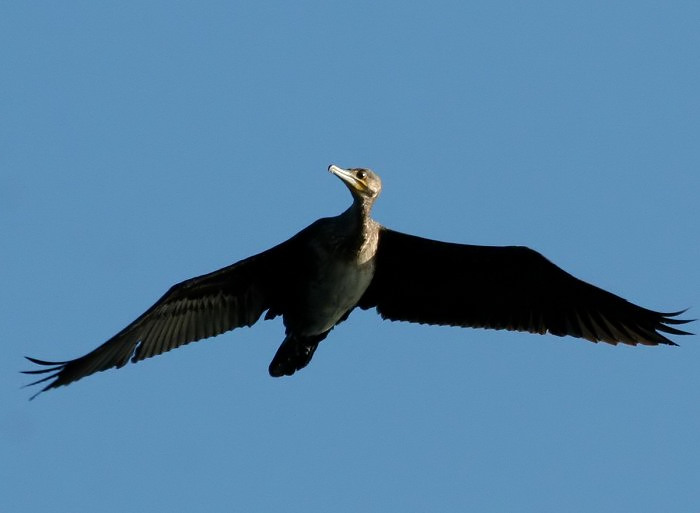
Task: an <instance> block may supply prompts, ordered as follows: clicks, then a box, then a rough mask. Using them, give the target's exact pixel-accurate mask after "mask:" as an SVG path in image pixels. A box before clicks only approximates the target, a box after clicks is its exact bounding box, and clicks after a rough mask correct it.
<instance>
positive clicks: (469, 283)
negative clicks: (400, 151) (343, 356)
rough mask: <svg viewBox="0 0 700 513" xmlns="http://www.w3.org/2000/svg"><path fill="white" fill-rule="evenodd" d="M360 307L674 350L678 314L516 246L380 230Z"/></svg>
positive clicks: (403, 316)
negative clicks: (641, 303)
mask: <svg viewBox="0 0 700 513" xmlns="http://www.w3.org/2000/svg"><path fill="white" fill-rule="evenodd" d="M375 265H376V268H375V275H374V278H373V280H372V283H371V284H370V286H369V288H368V289H367V291H366V292H365V294H364V296H363V297H362V299H361V300H360V303H359V306H360V307H362V308H365V309H366V308H372V307H376V308H377V311H378V312H379V314H380V315H381V316H382V317H383V318H385V319H390V320H401V321H410V322H418V323H426V324H445V325H452V326H464V327H474V328H491V329H507V330H517V331H529V332H532V333H552V334H554V335H560V336H562V335H570V336H574V337H581V338H585V339H587V340H591V341H594V342H597V341H604V342H609V343H612V344H616V343H618V342H623V343H626V344H631V345H635V344H650V345H655V344H674V343H673V342H672V341H671V340H669V339H668V338H667V337H666V336H665V335H664V334H672V335H685V334H687V333H686V332H685V331H682V330H679V329H677V328H674V327H673V325H678V324H683V323H685V322H688V321H685V320H681V319H677V318H674V317H675V316H676V315H678V314H679V313H681V312H672V313H663V312H656V311H653V310H649V309H646V308H642V307H640V306H637V305H635V304H633V303H630V302H629V301H626V300H625V299H623V298H621V297H619V296H616V295H615V294H612V293H610V292H607V291H605V290H603V289H600V288H598V287H595V286H593V285H591V284H589V283H586V282H584V281H582V280H579V279H578V278H575V277H574V276H572V275H570V274H569V273H567V272H566V271H564V270H562V269H561V268H559V267H557V266H556V265H554V264H553V263H551V262H550V261H549V260H547V259H546V258H544V257H543V256H542V255H540V254H539V253H537V252H536V251H533V250H531V249H529V248H526V247H522V246H503V247H498V246H472V245H467V244H451V243H447V242H439V241H434V240H429V239H424V238H420V237H415V236H413V235H407V234H403V233H399V232H395V231H392V230H389V229H387V228H383V227H382V228H381V229H380V233H379V249H378V252H377V255H376V261H375Z"/></svg>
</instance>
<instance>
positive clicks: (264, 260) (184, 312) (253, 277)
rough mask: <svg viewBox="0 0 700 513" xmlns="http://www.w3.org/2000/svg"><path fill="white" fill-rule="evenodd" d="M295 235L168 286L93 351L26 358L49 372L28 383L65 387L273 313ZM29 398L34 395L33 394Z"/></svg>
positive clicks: (280, 300)
mask: <svg viewBox="0 0 700 513" xmlns="http://www.w3.org/2000/svg"><path fill="white" fill-rule="evenodd" d="M303 234H304V232H301V233H300V234H298V235H297V236H296V237H294V238H292V239H290V240H288V241H287V242H284V243H282V244H280V245H278V246H276V247H274V248H272V249H270V250H267V251H265V252H263V253H260V254H258V255H255V256H252V257H250V258H247V259H245V260H241V261H240V262H237V263H235V264H232V265H230V266H228V267H224V268H223V269H220V270H218V271H214V272H212V273H209V274H205V275H202V276H198V277H196V278H192V279H189V280H186V281H183V282H182V283H178V284H177V285H174V286H173V287H172V288H171V289H170V290H168V292H166V293H165V295H163V297H161V298H160V299H159V300H158V301H157V302H156V303H155V304H154V305H153V306H151V307H150V308H149V309H148V310H146V312H144V313H143V314H142V315H141V316H139V317H138V318H137V319H136V320H135V321H133V322H132V323H131V324H129V325H128V326H127V327H126V328H124V329H123V330H122V331H120V332H119V333H117V334H116V335H114V336H113V337H112V338H111V339H109V340H108V341H107V342H105V343H104V344H102V345H101V346H99V347H98V348H97V349H95V350H94V351H91V352H90V353H88V354H86V355H84V356H81V357H80V358H76V359H75V360H69V361H64V362H50V361H44V360H38V359H36V358H29V357H28V360H30V361H31V362H33V363H36V364H38V365H42V366H46V367H47V368H43V369H38V370H31V371H25V373H26V374H45V373H46V374H49V375H48V376H46V377H44V378H42V379H40V380H38V381H35V382H34V383H31V385H35V384H38V383H42V382H45V381H49V380H53V381H51V382H50V383H49V384H48V385H46V386H45V387H44V388H43V389H42V390H40V391H39V392H38V393H37V394H36V395H38V394H39V393H41V392H43V391H45V390H49V389H51V388H56V387H59V386H61V385H67V384H69V383H72V382H73V381H77V380H79V379H81V378H84V377H85V376H89V375H90V374H93V373H95V372H100V371H103V370H107V369H110V368H113V367H116V368H119V367H122V366H124V365H125V364H126V363H127V362H128V361H129V360H131V361H132V362H138V361H140V360H143V359H145V358H150V357H151V356H155V355H158V354H161V353H164V352H166V351H170V350H171V349H175V348H176V347H180V346H181V345H184V344H188V343H190V342H195V341H197V340H201V339H204V338H208V337H213V336H216V335H219V334H221V333H224V332H226V331H229V330H232V329H234V328H239V327H242V326H252V325H253V324H254V323H255V322H256V321H257V320H258V319H259V318H260V316H261V315H262V313H263V312H265V311H266V310H269V312H268V318H269V317H274V316H275V315H276V314H277V313H278V312H279V311H280V310H281V309H282V308H283V304H284V302H285V297H286V294H285V291H287V290H288V289H289V287H288V286H287V283H286V282H287V281H288V280H290V279H294V278H293V274H294V264H295V257H296V256H297V255H298V252H297V251H295V248H296V247H298V244H297V241H298V239H299V238H300V237H302V236H303ZM34 397H35V396H34Z"/></svg>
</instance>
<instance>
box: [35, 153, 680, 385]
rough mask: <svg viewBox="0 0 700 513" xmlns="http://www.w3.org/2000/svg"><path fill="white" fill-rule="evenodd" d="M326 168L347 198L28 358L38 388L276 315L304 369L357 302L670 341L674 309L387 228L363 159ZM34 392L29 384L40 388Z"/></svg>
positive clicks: (515, 257)
mask: <svg viewBox="0 0 700 513" xmlns="http://www.w3.org/2000/svg"><path fill="white" fill-rule="evenodd" d="M329 170H330V171H331V172H332V173H334V174H336V175H337V176H338V177H339V178H341V179H342V180H343V181H344V182H345V184H346V185H347V186H348V189H349V190H350V192H351V193H352V195H353V203H352V205H351V206H350V208H348V209H347V210H346V211H345V212H343V213H342V214H341V215H339V216H336V217H331V218H323V219H319V220H318V221H316V222H315V223H313V224H311V225H310V226H308V227H307V228H305V229H304V230H302V231H301V232H299V233H298V234H297V235H295V236H294V237H292V238H291V239H289V240H288V241H286V242H283V243H282V244H279V245H278V246H275V247H273V248H271V249H269V250H267V251H264V252H262V253H260V254H258V255H255V256H252V257H249V258H246V259H245V260H241V261H240V262H237V263H235V264H233V265H230V266H228V267H225V268H223V269H220V270H218V271H214V272H212V273H209V274H205V275H203V276H199V277H196V278H192V279H189V280H186V281H183V282H181V283H179V284H177V285H175V286H173V287H172V288H171V289H170V290H169V291H168V292H166V293H165V294H164V295H163V297H161V298H160V299H159V300H158V301H157V302H156V303H155V304H154V305H153V306H151V308H149V309H148V310H146V312H144V313H143V314H142V315H141V316H140V317H138V318H137V319H136V320H135V321H133V322H132V323H131V324H129V325H128V326H127V327H126V328H124V329H123V330H122V331H120V332H119V333H117V334H116V335H115V336H114V337H112V338H111V339H109V340H108V341H107V342H105V343H104V344H102V345H101V346H99V347H98V348H97V349H95V350H93V351H91V352H90V353H88V354H86V355H84V356H82V357H80V358H76V359H74V360H68V361H62V362H49V361H44V360H38V359H35V358H28V359H29V360H30V361H32V362H33V363H35V364H38V365H40V366H42V367H43V368H40V369H37V370H31V371H25V372H26V373H27V374H48V375H47V376H45V377H43V378H42V379H40V380H38V381H35V382H34V383H32V385H33V384H37V383H42V382H46V381H49V383H48V384H47V385H46V386H45V387H44V388H43V389H42V390H41V391H45V390H48V389H51V388H55V387H58V386H61V385H67V384H69V383H72V382H73V381H77V380H79V379H81V378H83V377H85V376H88V375H90V374H93V373H95V372H99V371H103V370H107V369H110V368H113V367H117V368H118V367H122V366H123V365H125V364H126V363H128V362H129V360H131V361H132V362H138V361H140V360H143V359H145V358H149V357H151V356H155V355H158V354H161V353H164V352H166V351H169V350H171V349H174V348H176V347H179V346H181V345H183V344H187V343H190V342H194V341H197V340H201V339H204V338H208V337H213V336H216V335H219V334H221V333H224V332H226V331H229V330H232V329H234V328H238V327H242V326H252V325H253V324H254V323H255V322H257V320H258V319H259V318H260V317H261V316H262V314H263V313H265V319H271V318H274V317H276V316H278V315H281V316H282V317H283V320H284V325H285V328H286V337H285V339H284V341H283V342H282V344H281V346H280V348H279V349H278V351H277V353H276V354H275V357H274V358H273V360H272V362H271V364H270V367H269V372H270V374H271V375H272V376H275V377H277V376H283V375H291V374H293V373H294V372H295V371H297V370H299V369H302V368H304V367H305V366H306V365H307V364H308V363H309V361H310V360H311V358H312V357H313V354H314V352H315V350H316V348H317V346H318V344H319V343H320V342H321V341H322V340H323V339H325V338H326V336H327V335H328V333H329V332H330V330H331V329H333V327H334V326H335V325H336V324H337V323H339V322H342V321H343V320H345V319H346V318H347V317H348V315H349V314H350V312H351V311H352V310H353V309H354V308H355V307H357V306H359V307H360V308H363V309H369V308H376V309H377V311H378V312H379V314H380V315H381V316H382V317H383V318H385V319H390V320H396V321H399V320H400V321H410V322H417V323H425V324H441V325H451V326H463V327H474V328H491V329H507V330H517V331H528V332H532V333H541V334H544V333H551V334H553V335H559V336H564V335H570V336H573V337H580V338H584V339H587V340H591V341H594V342H598V341H602V342H608V343H611V344H617V343H619V342H622V343H625V344H630V345H636V344H647V345H658V344H667V345H675V343H674V342H673V341H671V340H670V339H669V338H667V336H666V335H686V334H688V333H687V332H685V331H682V330H680V329H678V328H675V327H674V326H675V325H679V324H684V323H686V322H688V321H687V320H682V319H678V318H677V316H678V315H679V314H681V313H682V312H668V313H662V312H656V311H653V310H649V309H646V308H642V307H640V306H637V305H635V304H633V303H630V302H628V301H627V300H625V299H623V298H621V297H619V296H616V295H614V294H612V293H610V292H607V291H605V290H603V289H600V288H598V287H595V286H593V285H590V284H588V283H586V282H584V281H582V280H579V279H578V278H575V277H574V276H572V275H570V274H569V273H567V272H566V271H564V270H562V269H560V268H559V267H557V266H556V265H554V264H553V263H551V262H550V261H548V260H547V259H546V258H544V257H543V256H542V255H540V254H539V253H537V252H536V251H533V250H532V249H529V248H526V247H522V246H504V247H495V246H494V247H491V246H473V245H465V244H452V243H446V242H439V241H434V240H429V239H424V238H420V237H415V236H413V235H407V234H403V233H399V232H395V231H392V230H389V229H387V228H385V227H383V226H381V225H380V224H378V223H376V222H375V221H374V220H372V218H371V217H370V211H371V208H372V205H373V203H374V201H375V200H376V198H377V197H378V195H379V193H380V192H381V180H380V179H379V177H378V176H377V175H376V174H375V173H373V172H372V171H371V170H369V169H363V168H354V169H348V170H346V169H341V168H339V167H337V166H330V167H329ZM41 391H40V392H41Z"/></svg>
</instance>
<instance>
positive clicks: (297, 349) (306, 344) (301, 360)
mask: <svg viewBox="0 0 700 513" xmlns="http://www.w3.org/2000/svg"><path fill="white" fill-rule="evenodd" d="M327 335H328V332H325V333H321V334H320V335H312V336H310V337H301V336H297V335H292V334H289V335H287V336H286V337H285V339H284V341H282V345H280V347H279V349H278V350H277V353H276V354H275V357H274V358H273V359H272V362H270V368H269V369H268V371H269V372H270V376H272V377H274V378H279V377H281V376H291V375H292V374H294V373H295V372H296V371H298V370H301V369H303V368H304V367H306V366H307V365H308V364H309V362H310V361H311V358H312V357H313V355H314V352H315V351H316V348H317V347H318V344H319V343H320V342H321V341H322V340H323V339H324V338H326V336H327Z"/></svg>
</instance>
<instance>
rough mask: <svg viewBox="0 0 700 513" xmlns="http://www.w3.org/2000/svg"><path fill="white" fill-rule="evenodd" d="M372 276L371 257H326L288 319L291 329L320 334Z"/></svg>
mask: <svg viewBox="0 0 700 513" xmlns="http://www.w3.org/2000/svg"><path fill="white" fill-rule="evenodd" d="M373 276H374V259H369V260H367V261H365V262H362V263H361V262H359V261H357V260H355V261H346V260H338V259H329V260H327V261H326V262H325V263H323V264H322V265H321V266H319V269H318V274H317V276H316V277H315V279H314V280H312V281H311V283H310V284H309V287H308V290H307V293H306V297H304V298H301V299H302V300H301V302H300V304H299V305H298V307H299V308H296V309H295V310H296V312H295V315H294V317H295V318H293V319H288V320H287V321H288V322H287V324H288V325H290V323H291V325H290V326H289V327H291V328H292V329H293V330H294V331H297V332H300V334H303V335H316V334H320V333H324V332H326V331H328V330H329V329H331V328H332V327H333V326H335V325H336V324H337V323H338V321H339V320H340V319H341V318H342V317H343V316H344V315H345V314H346V313H347V312H348V311H349V310H352V309H353V308H354V307H355V306H356V305H357V303H358V301H359V300H360V298H361V297H362V295H363V294H364V293H365V290H367V287H369V284H370V282H371V281H372V277H373Z"/></svg>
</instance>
